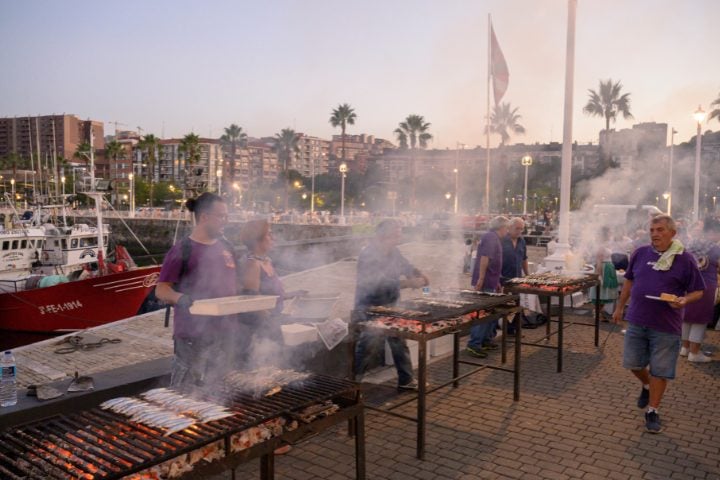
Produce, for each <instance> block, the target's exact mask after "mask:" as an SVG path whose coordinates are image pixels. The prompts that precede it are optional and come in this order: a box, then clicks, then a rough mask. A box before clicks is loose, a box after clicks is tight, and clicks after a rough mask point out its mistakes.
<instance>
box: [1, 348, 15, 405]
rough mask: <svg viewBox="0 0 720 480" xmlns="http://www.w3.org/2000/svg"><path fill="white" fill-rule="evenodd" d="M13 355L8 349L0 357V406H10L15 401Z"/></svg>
mask: <svg viewBox="0 0 720 480" xmlns="http://www.w3.org/2000/svg"><path fill="white" fill-rule="evenodd" d="M16 372H17V369H16V366H15V357H14V356H13V354H12V352H11V351H10V350H7V351H6V352H5V353H3V356H2V358H0V407H12V406H13V405H15V404H16V403H17V380H16Z"/></svg>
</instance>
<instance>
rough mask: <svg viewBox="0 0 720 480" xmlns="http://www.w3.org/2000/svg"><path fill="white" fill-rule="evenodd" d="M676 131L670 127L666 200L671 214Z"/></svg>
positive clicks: (668, 211) (668, 212)
mask: <svg viewBox="0 0 720 480" xmlns="http://www.w3.org/2000/svg"><path fill="white" fill-rule="evenodd" d="M676 133H677V131H676V130H675V129H674V128H672V127H671V129H670V174H669V176H668V200H667V214H668V215H672V199H673V193H672V181H673V149H674V147H675V134H676Z"/></svg>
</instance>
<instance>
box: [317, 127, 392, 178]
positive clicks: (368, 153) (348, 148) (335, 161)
mask: <svg viewBox="0 0 720 480" xmlns="http://www.w3.org/2000/svg"><path fill="white" fill-rule="evenodd" d="M394 148H395V146H394V145H393V144H392V143H391V142H389V141H387V140H383V139H382V138H375V137H374V136H373V135H366V134H364V133H363V134H360V135H345V162H346V163H347V164H348V169H349V170H350V171H356V172H359V173H364V172H365V171H366V169H367V162H368V159H369V158H370V157H374V156H378V155H382V154H383V152H385V151H386V150H389V149H394ZM330 154H331V161H330V162H329V165H328V168H329V170H330V171H331V172H336V171H337V170H338V167H339V166H340V163H341V162H342V159H343V138H342V135H333V137H332V141H331V142H330Z"/></svg>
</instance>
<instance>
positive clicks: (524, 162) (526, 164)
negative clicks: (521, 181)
mask: <svg viewBox="0 0 720 480" xmlns="http://www.w3.org/2000/svg"><path fill="white" fill-rule="evenodd" d="M520 163H522V165H523V166H524V167H525V191H524V193H523V215H527V181H528V167H529V166H530V165H532V157H531V156H530V155H525V156H524V157H522V159H521V160H520Z"/></svg>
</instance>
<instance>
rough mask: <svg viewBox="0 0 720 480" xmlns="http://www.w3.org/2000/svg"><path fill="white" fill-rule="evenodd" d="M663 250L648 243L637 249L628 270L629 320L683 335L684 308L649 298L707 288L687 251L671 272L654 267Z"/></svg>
mask: <svg viewBox="0 0 720 480" xmlns="http://www.w3.org/2000/svg"><path fill="white" fill-rule="evenodd" d="M659 258H660V253H659V252H657V251H656V250H655V249H654V248H653V247H652V246H650V245H646V246H644V247H640V248H638V249H637V250H635V251H634V252H633V254H632V256H631V257H630V262H629V265H628V268H627V271H626V272H625V278H627V279H628V280H631V281H632V282H633V285H632V291H631V293H630V307H629V308H628V311H627V314H626V318H627V320H628V322H630V323H634V324H635V325H640V326H643V327H648V328H652V329H654V330H657V331H659V332H665V333H672V334H674V335H680V333H681V327H682V310H681V309H677V308H672V307H671V306H670V304H669V303H667V302H663V301H660V300H652V299H649V298H646V295H651V296H655V297H659V296H660V294H661V293H671V294H673V295H677V296H684V295H685V294H687V293H690V292H696V291H698V290H704V289H705V282H703V279H702V276H701V275H700V270H698V268H697V264H696V263H695V259H694V258H693V257H692V255H690V254H689V253H687V252H684V253H681V254H679V255H675V259H674V260H673V263H672V267H670V270H667V271H659V270H653V266H654V265H655V262H657V261H658V259H659Z"/></svg>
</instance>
